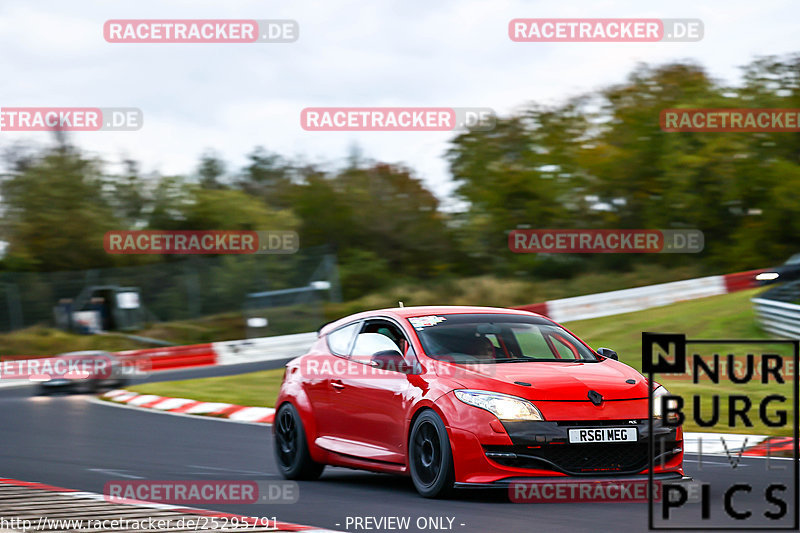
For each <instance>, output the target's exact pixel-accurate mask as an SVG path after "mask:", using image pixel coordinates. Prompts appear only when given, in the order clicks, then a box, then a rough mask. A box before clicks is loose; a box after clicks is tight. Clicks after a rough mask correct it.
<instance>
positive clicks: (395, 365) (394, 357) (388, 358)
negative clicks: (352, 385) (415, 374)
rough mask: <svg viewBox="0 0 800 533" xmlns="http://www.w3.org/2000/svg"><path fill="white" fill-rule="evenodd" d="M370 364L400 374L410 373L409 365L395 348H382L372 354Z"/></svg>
mask: <svg viewBox="0 0 800 533" xmlns="http://www.w3.org/2000/svg"><path fill="white" fill-rule="evenodd" d="M371 362H372V366H374V367H375V368H379V369H381V370H390V371H392V372H400V373H402V374H410V373H411V371H412V368H411V366H410V365H409V364H408V363H406V360H405V359H403V356H402V354H401V353H400V352H398V351H397V350H384V351H382V352H378V353H375V354H373V355H372V359H371Z"/></svg>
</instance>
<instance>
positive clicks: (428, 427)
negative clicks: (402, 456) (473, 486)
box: [408, 410, 455, 498]
mask: <svg viewBox="0 0 800 533" xmlns="http://www.w3.org/2000/svg"><path fill="white" fill-rule="evenodd" d="M408 466H409V469H410V470H411V479H412V480H413V481H414V487H415V488H416V489H417V492H419V494H420V495H421V496H423V497H425V498H443V497H446V496H448V495H450V494H451V493H452V491H453V482H454V481H455V469H454V468H453V451H452V449H451V448H450V437H448V436H447V429H446V428H445V427H444V422H442V419H441V418H439V415H437V414H436V413H435V412H433V411H431V410H426V411H424V412H423V413H422V414H420V415H419V416H418V417H417V419H416V420H415V421H414V425H413V426H412V427H411V437H410V438H409V441H408Z"/></svg>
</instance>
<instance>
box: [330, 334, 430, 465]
mask: <svg viewBox="0 0 800 533" xmlns="http://www.w3.org/2000/svg"><path fill="white" fill-rule="evenodd" d="M392 350H394V351H396V352H399V354H400V355H401V356H402V357H403V361H404V362H405V366H406V368H403V367H402V366H401V365H398V368H395V367H394V366H391V365H389V368H390V369H388V370H384V369H381V368H377V367H375V366H374V365H373V358H374V357H375V355H376V354H378V355H380V354H384V355H385V354H387V353H388V352H391V351H392ZM350 361H351V365H349V368H348V371H347V372H346V373H345V374H344V375H340V376H339V377H338V378H337V377H335V376H334V377H333V378H332V387H333V393H332V394H333V396H332V401H333V403H335V404H336V405H335V406H334V407H333V408H334V410H335V412H336V414H337V417H338V420H337V426H338V431H339V436H340V437H341V438H342V439H344V440H346V441H347V442H348V444H349V445H350V446H352V448H351V450H352V452H353V453H354V454H356V455H358V456H360V457H364V458H366V459H371V460H376V461H385V462H394V463H400V464H402V463H403V462H404V461H405V449H406V445H405V418H406V413H407V407H408V404H409V402H410V401H411V399H410V394H411V391H412V389H413V387H412V386H411V384H410V383H409V379H408V376H409V372H410V369H413V368H415V367H416V364H417V360H416V355H415V354H414V352H413V348H412V347H411V345H410V343H409V342H408V338H407V337H406V336H405V334H404V333H403V331H402V329H401V328H400V327H399V326H398V325H397V324H395V323H394V322H392V321H390V320H388V319H373V320H368V321H365V322H364V324H363V326H362V327H361V330H360V332H359V334H358V335H357V336H356V339H355V342H354V345H353V348H352V350H351V356H350Z"/></svg>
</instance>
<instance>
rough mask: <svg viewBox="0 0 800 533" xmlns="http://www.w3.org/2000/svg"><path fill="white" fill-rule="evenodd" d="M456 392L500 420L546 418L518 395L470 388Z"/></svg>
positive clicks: (462, 399) (465, 400)
mask: <svg viewBox="0 0 800 533" xmlns="http://www.w3.org/2000/svg"><path fill="white" fill-rule="evenodd" d="M455 394H456V398H458V399H459V400H461V401H462V402H464V403H466V404H468V405H473V406H475V407H480V408H481V409H485V410H487V411H489V412H490V413H492V414H493V415H494V416H496V417H497V418H499V419H500V420H544V417H543V416H542V413H540V412H539V410H538V409H537V408H536V406H535V405H533V404H532V403H531V402H529V401H528V400H524V399H522V398H518V397H516V396H509V395H508V394H501V393H499V392H490V391H482V390H469V389H460V390H457V391H455Z"/></svg>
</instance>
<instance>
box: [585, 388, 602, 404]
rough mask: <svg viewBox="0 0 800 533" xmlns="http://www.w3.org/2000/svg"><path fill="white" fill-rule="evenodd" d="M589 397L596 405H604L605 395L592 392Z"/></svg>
mask: <svg viewBox="0 0 800 533" xmlns="http://www.w3.org/2000/svg"><path fill="white" fill-rule="evenodd" d="M587 396H588V397H589V399H590V400H591V401H592V403H593V404H595V405H600V404H602V403H603V395H602V394H600V393H599V392H597V391H593V390H590V391H589V394H587Z"/></svg>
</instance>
